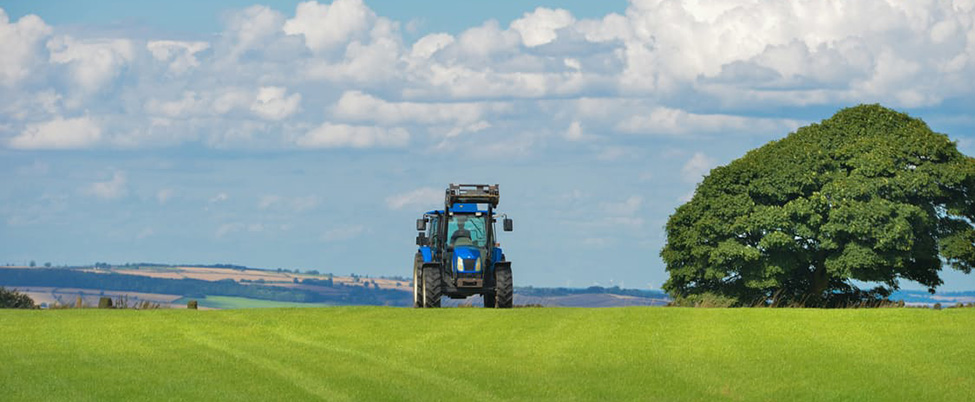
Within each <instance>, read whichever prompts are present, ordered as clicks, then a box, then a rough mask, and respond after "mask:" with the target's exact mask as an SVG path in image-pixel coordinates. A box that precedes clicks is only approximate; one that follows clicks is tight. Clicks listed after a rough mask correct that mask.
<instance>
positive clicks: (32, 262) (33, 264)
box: [28, 260, 37, 268]
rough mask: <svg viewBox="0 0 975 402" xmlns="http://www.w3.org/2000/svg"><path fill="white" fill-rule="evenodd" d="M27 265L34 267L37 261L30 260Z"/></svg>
mask: <svg viewBox="0 0 975 402" xmlns="http://www.w3.org/2000/svg"><path fill="white" fill-rule="evenodd" d="M28 265H29V266H30V267H31V268H34V267H36V266H37V262H35V261H34V260H30V264H28Z"/></svg>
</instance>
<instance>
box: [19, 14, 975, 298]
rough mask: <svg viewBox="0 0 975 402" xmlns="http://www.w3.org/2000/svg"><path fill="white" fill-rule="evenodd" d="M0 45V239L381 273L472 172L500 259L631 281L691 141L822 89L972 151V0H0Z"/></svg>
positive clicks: (960, 278) (544, 280)
mask: <svg viewBox="0 0 975 402" xmlns="http://www.w3.org/2000/svg"><path fill="white" fill-rule="evenodd" d="M0 54H2V55H3V57H2V58H0V264H5V263H13V264H26V263H27V262H28V261H30V260H35V261H37V262H38V263H39V264H40V263H44V262H51V263H52V264H54V265H74V264H92V263H95V262H109V263H125V262H161V263H207V264H215V263H232V264H239V265H247V266H252V267H264V268H287V269H300V270H311V269H315V270H319V271H323V272H332V273H335V274H339V275H346V274H349V273H357V274H362V275H373V276H380V275H386V276H389V275H399V276H404V277H407V276H409V275H410V274H411V270H412V261H413V254H414V253H415V248H416V246H415V245H414V238H415V235H416V232H415V228H414V220H415V219H416V218H418V217H419V216H420V214H421V213H422V212H423V211H427V210H431V209H435V208H438V207H441V206H442V205H441V204H442V202H443V190H444V188H445V187H446V185H447V184H448V183H491V184H494V183H498V184H500V185H501V203H500V208H499V209H500V210H501V211H503V212H505V213H507V214H508V216H510V217H511V218H513V219H514V222H515V231H514V232H512V233H503V234H502V236H501V238H500V242H501V243H502V247H503V248H504V249H505V254H506V255H507V257H508V259H509V260H511V261H513V271H514V275H515V283H516V285H518V286H527V285H533V286H570V287H586V286H592V285H600V286H622V287H627V288H642V289H647V288H650V289H659V288H660V286H661V285H662V284H663V282H664V281H665V280H666V277H667V276H666V272H665V270H664V264H663V262H662V261H661V259H660V257H659V251H660V249H661V248H662V247H663V244H664V242H665V240H666V238H665V234H664V230H663V227H664V224H665V222H666V220H667V217H668V216H669V215H670V214H671V213H672V212H673V211H674V209H675V208H676V207H677V206H679V205H680V204H681V203H683V202H686V201H687V200H688V199H689V197H691V196H692V195H693V192H694V189H695V186H696V185H697V183H699V182H700V180H701V178H702V177H703V176H704V175H705V174H707V172H708V171H709V170H710V169H711V168H714V167H716V166H719V165H724V164H727V163H729V162H731V161H732V160H734V159H736V158H738V157H741V156H742V155H744V154H745V153H746V152H747V151H749V150H750V149H753V148H756V147H759V146H761V145H763V144H765V143H767V142H768V141H771V140H775V139H779V138H783V137H784V136H786V135H788V134H789V133H790V132H792V131H794V130H795V129H796V128H798V127H800V126H803V125H806V124H810V123H813V122H818V121H820V120H823V119H826V118H828V117H829V116H831V115H832V114H833V113H835V112H836V111H837V110H839V109H841V108H843V107H848V106H853V105H856V104H860V103H880V104H883V105H884V106H887V107H891V108H894V109H897V110H900V111H904V112H906V113H909V114H911V115H912V116H914V117H919V118H922V119H924V120H925V121H926V122H927V123H928V124H929V125H930V126H931V128H932V129H934V130H935V131H937V132H941V133H945V134H947V135H948V136H949V137H951V139H952V140H954V141H956V142H957V144H958V147H959V149H960V150H961V151H962V152H964V153H966V154H968V155H975V114H973V113H972V111H973V110H975V80H973V79H972V77H975V0H953V1H951V0H943V1H906V0H905V1H893V0H862V1H856V2H851V1H844V0H784V1H764V0H687V1H670V0H667V1H665V0H632V1H630V2H625V1H605V2H594V1H584V0H575V1H554V0H552V1H467V2H456V1H446V0H422V1H411V2H403V1H393V0H382V1H380V0H375V1H361V0H334V1H331V2H329V1H321V2H315V1H310V2H298V1H277V2H267V3H254V2H252V1H238V0H225V1H208V2H197V1H186V0H176V1H168V2H148V1H100V2H78V1H54V0H51V1H0ZM942 276H943V278H945V282H946V283H945V285H944V286H943V287H942V288H941V290H945V291H951V290H971V289H975V277H972V276H965V275H962V274H960V273H955V272H952V271H949V270H946V271H944V272H943V274H942ZM902 286H903V287H904V288H908V289H917V288H920V286H918V285H916V284H912V283H909V282H904V283H902Z"/></svg>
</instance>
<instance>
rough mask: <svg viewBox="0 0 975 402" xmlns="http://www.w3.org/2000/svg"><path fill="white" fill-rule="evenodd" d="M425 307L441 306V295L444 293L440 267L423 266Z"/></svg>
mask: <svg viewBox="0 0 975 402" xmlns="http://www.w3.org/2000/svg"><path fill="white" fill-rule="evenodd" d="M422 281H423V307H427V308H429V307H440V296H441V295H442V294H443V278H442V277H441V274H440V267H438V266H425V267H423V278H422Z"/></svg>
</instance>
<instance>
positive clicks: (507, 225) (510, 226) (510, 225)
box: [504, 218, 515, 232]
mask: <svg viewBox="0 0 975 402" xmlns="http://www.w3.org/2000/svg"><path fill="white" fill-rule="evenodd" d="M514 228H515V223H514V221H512V220H511V218H504V231H505V232H510V231H512V230H514Z"/></svg>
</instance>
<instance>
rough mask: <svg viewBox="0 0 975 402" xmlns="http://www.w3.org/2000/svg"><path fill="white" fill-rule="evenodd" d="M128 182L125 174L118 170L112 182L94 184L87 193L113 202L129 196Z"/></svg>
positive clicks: (113, 175) (86, 190)
mask: <svg viewBox="0 0 975 402" xmlns="http://www.w3.org/2000/svg"><path fill="white" fill-rule="evenodd" d="M127 182H128V180H127V179H126V175H125V172H122V171H118V170H116V171H115V172H114V173H112V178H111V179H110V180H108V181H100V182H95V183H92V184H91V185H89V186H88V187H87V188H86V189H85V192H86V193H87V194H90V195H93V196H95V197H98V198H101V199H105V200H113V199H117V198H121V197H124V196H125V195H126V194H128V188H127V186H126V184H127Z"/></svg>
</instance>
